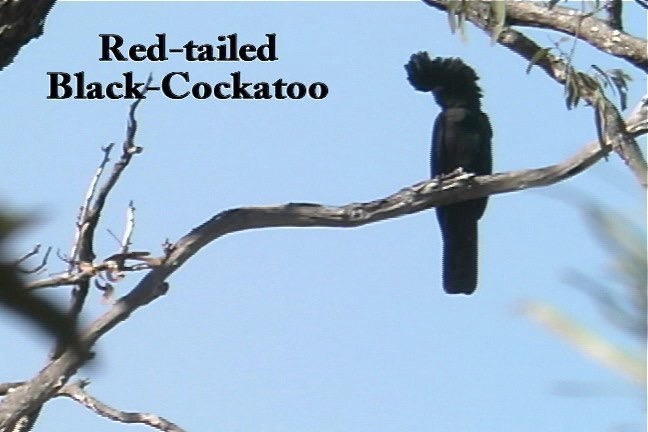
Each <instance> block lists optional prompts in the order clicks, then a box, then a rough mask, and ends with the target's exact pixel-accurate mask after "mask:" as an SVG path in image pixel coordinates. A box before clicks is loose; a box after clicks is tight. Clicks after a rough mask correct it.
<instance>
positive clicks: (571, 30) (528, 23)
mask: <svg viewBox="0 0 648 432" xmlns="http://www.w3.org/2000/svg"><path fill="white" fill-rule="evenodd" d="M619 3H621V2H620V1H619ZM619 12H620V9H619ZM506 14H507V17H508V24H510V25H517V26H525V27H538V28H543V29H549V30H555V31H558V32H560V33H564V34H568V35H570V36H575V37H577V38H579V39H581V40H583V41H585V42H587V43H589V44H590V45H592V46H593V47H595V48H597V49H599V50H601V51H603V52H605V53H607V54H610V55H613V56H615V57H619V58H621V59H623V60H626V61H627V62H629V63H630V64H632V65H633V66H636V67H638V68H639V69H641V70H642V71H644V72H646V73H648V53H647V51H646V50H647V49H648V45H647V44H646V40H645V39H641V38H638V37H634V36H632V35H630V34H628V33H625V32H624V31H622V30H620V29H616V28H614V27H613V26H611V25H610V24H609V23H608V22H605V21H604V20H601V19H599V18H596V17H595V16H594V15H588V14H586V13H583V12H581V11H578V10H575V9H571V8H565V7H561V6H554V7H553V8H552V9H551V10H549V9H548V8H547V7H546V6H544V5H543V4H542V3H539V2H529V1H526V2H513V1H507V2H506Z"/></svg>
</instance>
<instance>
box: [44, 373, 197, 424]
mask: <svg viewBox="0 0 648 432" xmlns="http://www.w3.org/2000/svg"><path fill="white" fill-rule="evenodd" d="M88 384H89V382H88V381H86V380H81V381H77V382H75V383H72V384H66V385H64V386H63V387H62V388H61V389H60V390H59V391H58V392H57V394H56V396H63V397H68V398H70V399H73V400H75V401H77V402H79V403H80V404H81V405H83V406H84V407H86V408H88V409H89V410H92V411H94V412H95V413H97V414H99V415H100V416H102V417H106V418H108V419H110V420H114V421H118V422H121V423H140V424H145V425H148V426H151V427H153V428H155V429H158V430H161V431H164V432H184V429H182V428H181V427H179V426H178V425H176V424H174V423H172V422H170V421H169V420H167V419H165V418H163V417H160V416H158V415H155V414H149V413H135V412H124V411H120V410H117V409H115V408H113V407H110V406H108V405H106V404H105V403H103V402H101V401H99V400H98V399H97V398H95V397H93V396H90V395H89V394H88V393H87V392H86V391H85V387H86V386H87V385H88Z"/></svg>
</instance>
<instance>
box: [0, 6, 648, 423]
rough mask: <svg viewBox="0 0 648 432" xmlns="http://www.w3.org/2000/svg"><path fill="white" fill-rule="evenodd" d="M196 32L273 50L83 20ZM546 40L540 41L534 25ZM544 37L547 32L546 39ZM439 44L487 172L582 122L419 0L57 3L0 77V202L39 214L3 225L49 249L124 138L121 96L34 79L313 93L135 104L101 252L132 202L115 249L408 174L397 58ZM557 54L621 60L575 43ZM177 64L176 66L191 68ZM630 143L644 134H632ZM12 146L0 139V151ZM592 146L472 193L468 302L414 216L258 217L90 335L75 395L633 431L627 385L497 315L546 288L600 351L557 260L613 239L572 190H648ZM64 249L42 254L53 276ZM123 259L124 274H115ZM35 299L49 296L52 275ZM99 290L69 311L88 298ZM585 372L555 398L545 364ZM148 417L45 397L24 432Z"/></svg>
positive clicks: (2, 328)
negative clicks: (581, 155)
mask: <svg viewBox="0 0 648 432" xmlns="http://www.w3.org/2000/svg"><path fill="white" fill-rule="evenodd" d="M626 27H627V29H628V30H629V31H630V32H631V33H633V34H637V35H642V36H643V35H645V34H646V24H645V13H644V12H643V11H642V10H641V9H639V8H638V7H637V6H635V5H634V4H631V3H627V5H626ZM160 32H164V33H166V34H167V38H168V41H169V44H173V45H182V44H184V43H185V42H187V41H188V40H191V39H193V40H195V41H204V42H213V41H215V38H216V37H217V36H218V35H226V34H230V33H233V32H236V33H238V35H239V38H240V39H241V40H244V41H248V42H250V43H258V42H259V41H263V40H264V35H265V34H266V33H276V34H277V51H278V56H279V60H278V61H276V62H272V63H260V62H251V63H246V64H242V63H212V64H199V63H188V62H185V61H184V60H182V59H180V58H173V59H171V60H169V61H167V62H162V63H151V62H139V63H135V62H128V63H117V62H112V63H100V62H99V61H98V57H99V54H100V53H99V46H100V45H99V38H98V36H97V35H98V34H100V33H117V34H120V35H122V36H123V37H124V38H125V39H126V41H127V43H129V42H130V43H152V42H155V36H154V35H155V34H156V33H160ZM530 33H532V34H533V35H534V37H536V38H537V40H538V41H539V42H540V43H541V44H544V45H550V44H551V40H552V39H551V38H550V37H549V36H547V35H545V34H544V33H542V32H540V31H532V32H530ZM552 38H553V40H557V39H558V38H559V36H556V35H554V36H552ZM420 50H428V51H430V52H431V53H432V54H433V55H444V56H459V57H462V58H463V59H464V60H465V61H466V62H467V63H469V64H471V65H472V66H473V67H474V68H475V69H476V70H477V71H478V74H479V75H480V77H481V81H480V84H481V86H482V88H483V89H484V94H485V96H484V110H485V111H486V112H488V114H489V116H490V118H491V121H492V123H493V128H494V131H495V138H494V143H493V145H494V161H495V162H494V167H495V171H497V172H501V171H508V170H518V169H525V168H534V167H540V166H544V165H547V164H553V163H557V162H559V161H561V160H563V159H565V158H566V157H568V156H569V155H571V154H573V153H575V152H576V151H577V150H578V149H579V148H581V147H582V146H583V145H584V144H585V143H587V142H590V141H591V140H592V139H593V138H594V137H595V132H594V128H593V120H592V112H591V110H590V109H589V108H588V107H582V106H581V107H579V108H578V109H575V110H573V111H566V110H565V106H564V102H563V96H562V91H563V90H562V88H560V87H559V86H558V85H557V84H555V83H554V82H553V81H551V80H550V79H549V78H547V77H546V76H545V75H544V74H543V73H541V71H539V70H533V71H532V72H531V73H530V74H528V75H527V74H526V73H525V68H526V63H525V62H524V61H523V60H521V59H520V58H518V57H517V56H515V55H513V54H512V53H510V52H509V51H507V50H506V49H504V48H502V47H499V46H491V45H490V43H489V39H488V38H487V37H485V36H484V35H483V34H482V33H481V32H480V31H478V30H477V29H475V28H472V27H471V26H470V25H469V26H468V42H467V43H463V42H461V41H460V39H459V38H458V37H457V36H453V35H451V34H450V32H449V29H448V25H447V20H446V17H445V16H444V15H443V14H441V13H439V12H437V11H434V10H432V9H430V8H428V7H426V6H424V5H423V4H420V3H415V2H375V3H374V2H331V3H329V2H313V3H305V2H304V3H293V2H287V3H283V2H281V3H275V2H270V3H264V2H259V3H248V2H246V3H233V2H232V3H228V2H214V3H211V2H200V3H191V2H187V3H183V2H165V3H150V2H132V3H127V2H120V3H101V2H95V3H92V2H87V3H59V4H57V5H56V6H55V7H54V9H53V10H52V12H51V14H50V16H49V17H48V20H47V23H46V26H45V34H44V35H43V36H42V37H41V38H40V39H38V40H36V41H34V42H32V43H30V44H29V45H28V46H27V47H25V48H23V50H22V51H21V52H20V54H19V55H18V57H17V58H16V61H15V63H14V64H12V65H11V66H9V67H8V68H6V70H4V71H3V72H2V74H1V75H0V79H1V80H2V85H1V86H0V98H1V99H2V100H3V101H4V102H3V103H2V105H1V107H0V112H1V113H2V116H3V119H4V120H5V127H4V128H3V130H2V132H0V134H2V138H3V141H4V142H5V146H7V147H9V148H10V149H11V151H10V153H7V152H6V153H5V157H4V158H2V159H1V160H0V170H1V171H2V173H3V174H2V175H3V177H4V181H2V182H1V183H0V200H1V202H2V203H3V205H7V206H9V207H11V208H13V209H16V210H21V211H25V212H30V213H35V214H37V215H39V216H40V221H39V223H38V224H37V225H35V226H33V227H32V228H31V229H29V230H27V231H26V232H24V233H23V236H22V237H20V238H16V239H15V244H14V245H13V251H14V252H15V253H16V254H19V253H24V251H27V250H29V249H30V248H31V246H32V245H33V244H34V243H43V244H45V245H52V246H54V247H55V248H60V249H61V250H62V251H64V252H66V251H68V250H69V247H70V245H71V242H72V236H73V232H74V220H75V217H76V212H77V210H78V207H79V205H80V203H81V201H82V198H83V196H84V194H85V191H86V188H87V185H88V182H89V180H90V177H91V176H92V174H93V173H94V171H95V169H96V166H97V164H98V162H99V160H100V158H101V156H102V154H101V152H100V147H101V146H102V145H106V144H107V143H109V142H116V143H120V142H121V140H122V139H123V137H124V130H125V123H126V114H127V110H128V102H126V101H108V100H102V101H79V100H66V101H52V100H47V99H46V94H47V75H46V73H47V72H51V71H67V72H71V73H73V72H77V71H81V70H83V71H85V72H86V75H87V76H88V77H93V78H92V79H93V80H99V81H104V82H108V81H111V80H114V79H117V78H118V77H119V76H120V75H121V74H122V73H123V72H127V71H131V70H132V71H133V72H134V73H135V75H136V76H137V77H139V79H141V80H144V79H145V78H146V76H147V75H148V74H149V72H151V73H153V76H154V79H157V80H159V79H161V77H163V76H164V75H165V74H166V73H168V72H171V71H188V72H189V73H190V75H191V77H192V80H195V81H199V80H200V81H210V82H219V81H223V80H225V79H227V78H228V77H229V74H230V73H231V72H235V71H241V74H242V75H243V76H244V77H246V79H248V80H250V81H270V82H272V81H274V80H276V79H278V78H283V79H284V80H286V81H301V82H304V83H309V82H314V81H322V82H325V83H326V84H327V85H328V87H329V89H330V93H329V96H328V97H327V98H326V99H324V100H321V101H309V100H306V99H304V100H300V101H219V100H215V99H209V100H205V101H197V100H191V99H185V100H182V101H171V100H168V99H165V98H164V97H162V96H161V95H158V94H156V95H152V96H151V97H149V98H148V99H147V100H146V101H144V102H143V103H142V104H141V105H140V108H139V111H138V119H139V122H140V129H139V132H138V135H137V143H138V145H141V146H143V147H144V152H143V153H142V154H141V155H139V156H138V157H137V158H136V159H135V160H134V161H133V163H132V165H131V166H130V167H129V169H128V170H127V172H126V174H125V175H124V177H123V178H122V180H121V181H120V184H119V185H118V186H117V188H116V189H115V190H114V193H113V194H112V195H111V197H110V200H109V205H108V209H107V211H106V213H105V215H104V219H103V225H102V227H101V228H100V231H99V232H98V233H97V236H96V238H97V245H98V246H97V254H98V255H99V256H100V257H105V256H108V255H110V254H112V253H114V252H115V251H117V247H118V245H117V244H116V242H115V241H114V240H113V239H112V237H111V236H110V234H109V233H108V232H107V231H106V230H107V229H110V230H112V231H114V232H118V233H119V232H121V230H122V228H123V225H124V220H125V212H126V207H127V204H128V202H129V200H131V199H132V200H134V202H135V206H136V208H137V215H136V217H137V227H136V232H135V236H134V239H133V240H134V249H137V250H150V251H151V252H152V253H154V254H158V253H160V250H161V249H160V244H161V243H162V242H163V241H164V240H165V239H166V238H169V239H171V240H172V241H173V240H177V239H178V238H179V237H180V236H182V235H184V234H185V233H187V232H188V231H189V230H190V229H191V228H192V227H194V226H197V225H198V224H200V223H202V222H204V221H205V220H207V219H209V218H210V217H211V216H213V215H214V214H216V213H218V212H219V211H222V210H225V209H228V208H232V207H237V206H249V205H267V204H280V203H286V202H316V203H324V204H332V205H342V204H346V203H350V202H359V201H368V200H373V199H377V198H380V197H384V196H387V195H389V194H391V193H393V192H396V191H397V190H399V189H401V188H402V187H405V186H408V185H410V184H413V183H415V182H418V181H421V180H423V179H425V178H426V176H427V175H428V166H427V164H428V151H429V139H430V132H431V128H432V121H433V118H434V117H435V116H436V114H437V113H438V108H437V107H436V105H434V103H433V100H432V98H431V97H430V96H428V95H424V94H421V93H419V92H416V91H414V90H413V89H412V88H411V87H410V86H409V84H408V83H407V81H406V79H405V73H404V69H403V64H404V63H405V62H406V61H407V60H408V58H409V56H410V55H411V54H412V53H413V52H416V51H420ZM576 52H577V57H576V64H577V65H580V66H581V67H583V68H587V67H589V65H590V64H592V63H595V64H597V65H599V66H600V67H601V68H603V69H606V68H611V67H620V68H623V69H625V70H626V71H628V73H629V74H630V75H631V76H633V77H634V78H635V80H634V81H633V82H632V83H631V87H630V97H629V105H630V107H633V106H634V104H635V103H636V102H637V101H638V99H639V98H640V97H641V96H642V95H643V93H644V91H645V87H646V86H645V77H643V76H642V74H641V73H640V72H639V71H638V70H636V69H633V68H632V67H631V66H629V65H627V64H625V63H623V62H621V61H617V60H614V59H609V58H607V57H605V56H602V55H600V54H599V53H597V52H596V51H595V50H593V49H591V48H590V47H589V46H587V45H586V44H584V43H579V44H578V46H577V50H576ZM194 77H195V78H194ZM644 149H645V147H644ZM9 155H10V156H9ZM642 194H643V192H642V190H640V188H639V186H638V185H637V183H636V181H635V180H634V178H633V177H632V175H631V174H630V172H629V170H627V169H626V168H625V167H624V165H623V163H622V162H621V161H620V160H619V159H618V158H617V157H616V156H612V157H611V158H610V159H609V161H608V162H601V163H599V164H597V165H596V166H594V167H593V168H592V169H590V170H588V171H587V172H585V173H583V174H581V175H579V176H577V177H576V178H573V179H570V180H568V181H566V182H564V183H561V184H559V185H556V186H552V187H549V188H545V189H535V190H527V191H522V192H518V193H513V194H504V195H498V196H496V197H493V198H491V200H490V202H489V207H488V209H487V212H486V215H485V216H484V218H483V219H482V221H481V222H480V255H481V256H480V283H479V288H478V291H477V293H476V294H475V295H474V296H472V297H463V296H462V297H450V296H447V295H445V294H444V293H443V291H442V288H441V286H440V280H441V275H440V270H441V265H440V263H441V257H440V251H441V244H440V236H439V233H438V229H437V226H436V219H435V217H434V215H433V212H424V213H420V214H416V215H412V216H408V217H404V218H399V219H396V220H391V221H386V222H382V223H378V224H372V225H369V226H366V227H362V228H356V229H321V228H318V229H271V230H263V231H254V232H243V233H237V234H234V235H231V236H227V237H225V238H223V239H220V240H218V241H217V242H215V243H213V244H212V245H210V246H209V247H207V248H205V249H204V250H202V251H201V252H200V253H199V254H198V255H197V256H195V257H194V258H192V259H191V260H190V261H189V262H188V263H187V264H186V265H185V266H184V268H183V269H182V270H181V271H179V272H177V273H176V274H174V275H173V276H172V278H171V279H170V284H171V291H170V292H169V293H168V294H167V295H166V296H165V297H163V298H161V299H159V300H157V301H155V302H154V303H152V304H150V305H148V306H147V307H145V308H143V309H141V310H139V311H138V312H137V313H136V314H135V315H133V316H132V317H131V318H130V319H129V320H128V321H126V322H125V323H123V324H121V325H120V326H119V327H117V328H116V329H114V330H113V331H111V332H110V333H109V334H108V335H107V336H106V337H104V338H103V339H101V340H100V342H99V344H98V345H97V347H96V348H97V353H98V360H97V362H96V363H95V364H94V365H93V366H92V367H88V368H85V369H83V370H82V371H81V372H80V373H79V376H80V377H89V378H90V379H91V380H92V384H91V386H90V387H89V388H88V389H89V391H90V392H91V393H92V394H93V395H94V396H96V397H98V398H100V399H101V400H102V401H104V402H106V403H108V404H111V405H113V406H115V407H116V408H119V409H123V410H127V411H145V412H154V413H157V414H160V415H163V416H165V417H167V418H169V419H170V420H172V421H174V422H176V423H178V424H179V425H181V426H182V427H184V428H185V429H187V430H190V431H212V430H213V431H232V432H238V431H241V432H243V431H268V432H275V431H276V432H281V431H309V432H338V431H339V432H346V431H354V432H360V431H367V432H369V431H371V432H391V431H394V432H395V431H437V430H439V431H446V430H456V431H466V432H471V431H484V430H497V431H502V432H507V431H511V432H513V431H520V430H524V431H528V432H536V431H537V432H540V431H542V432H545V431H548V430H556V431H560V430H574V431H579V430H587V431H596V430H601V431H602V430H607V428H610V427H613V426H615V427H619V426H623V427H627V429H619V430H628V431H630V430H633V431H634V430H644V429H645V410H644V404H643V401H642V399H641V394H640V392H638V391H637V390H636V389H635V388H634V387H633V386H632V385H629V384H626V383H625V382H624V381H623V379H621V378H619V377H618V376H616V375H615V374H613V373H612V372H610V371H608V370H606V369H604V368H601V367H599V366H598V365H597V364H594V363H592V362H590V361H589V360H588V359H586V358H584V357H582V356H581V355H580V354H578V353H576V352H575V351H573V350H572V349H571V348H570V347H569V346H567V345H565V344H564V343H563V342H562V341H560V340H558V339H556V338H555V337H554V336H552V335H551V334H549V333H547V332H545V330H543V329H541V328H540V327H537V326H536V325H534V324H533V323H531V322H529V321H528V320H527V319H526V318H524V317H523V316H521V315H519V314H517V313H516V312H515V308H516V305H518V304H519V302H520V301H523V300H528V299H539V300H542V301H546V302H548V303H550V304H552V305H555V306H556V307H558V308H560V309H561V310H563V311H564V312H566V313H568V314H569V315H570V316H572V317H573V318H574V319H577V320H579V321H580V322H583V323H586V324H587V325H588V326H590V327H591V328H593V329H595V330H596V331H598V332H601V333H603V334H604V335H606V336H607V337H610V338H612V339H613V340H615V341H616V342H618V343H620V344H624V345H627V346H631V342H630V341H629V340H628V339H627V338H626V337H624V335H621V334H618V333H616V332H614V331H613V330H610V327H609V325H608V324H607V323H606V322H605V321H603V320H602V319H600V317H599V314H598V311H597V310H596V309H595V308H594V307H593V305H592V304H591V302H590V301H589V300H588V298H586V297H585V296H584V295H583V294H582V293H581V292H579V291H578V290H577V289H575V288H573V287H572V286H571V285H569V284H568V283H566V281H565V275H566V274H567V272H568V271H569V270H574V269H575V270H579V271H582V272H584V273H586V274H589V275H592V276H594V277H606V274H607V273H606V265H607V264H608V257H607V255H606V254H605V251H604V250H603V249H602V248H601V247H600V245H599V243H598V242H597V241H596V240H595V238H594V237H593V236H592V234H591V231H590V230H589V228H588V227H587V226H586V224H585V221H584V218H583V216H582V214H581V212H580V211H579V209H578V208H577V207H575V206H574V205H570V204H568V203H567V202H569V201H570V200H574V199H575V198H579V197H583V196H584V197H587V198H588V199H591V200H594V201H595V202H597V203H600V204H602V205H605V206H610V207H613V208H616V209H619V210H621V211H623V212H624V213H626V214H628V215H629V216H630V217H632V218H634V219H636V220H637V221H639V222H640V223H644V222H643V221H644V220H645V199H644V198H643V195H642ZM63 268H64V265H63V264H62V263H59V262H57V261H56V260H53V261H52V262H50V264H49V268H48V270H49V272H51V273H54V272H57V271H59V270H62V269H63ZM138 280H139V275H136V274H135V275H130V276H129V277H128V278H127V279H126V280H125V281H124V282H122V283H121V284H119V285H118V287H117V290H118V295H121V294H124V293H126V292H128V290H129V289H130V288H131V287H132V286H133V285H134V284H136V283H137V281H138ZM48 294H49V295H51V296H54V297H55V298H57V299H59V300H60V301H61V302H65V301H67V296H68V294H67V290H66V289H64V288H57V289H53V290H51V291H50V292H49V293H48ZM107 307H108V306H106V305H103V304H102V303H101V301H100V295H99V293H97V292H95V293H93V295H92V296H91V297H90V299H89V301H88V306H87V310H86V312H85V314H84V315H83V319H84V320H85V322H86V323H89V322H91V321H92V320H93V319H94V318H96V317H97V316H98V315H100V314H101V313H102V312H104V311H105V310H106V309H107ZM0 338H2V339H3V340H11V341H12V349H11V352H10V353H9V354H8V355H5V356H3V359H2V361H1V363H0V366H1V368H0V370H2V380H3V381H15V380H21V379H26V378H29V377H31V376H32V375H33V374H34V373H35V372H36V371H38V370H39V368H40V367H42V365H43V364H44V361H45V359H46V354H47V352H48V349H49V347H50V344H49V341H48V340H47V339H46V338H45V337H43V336H40V335H37V334H35V333H34V332H33V329H32V328H31V327H30V326H28V325H27V324H26V323H24V322H22V321H19V320H17V319H16V318H15V317H14V316H12V315H4V314H3V315H1V316H0ZM565 381H567V382H570V383H585V384H586V385H588V386H594V387H595V388H598V389H602V391H601V392H599V393H596V394H595V395H592V396H586V397H577V398H574V397H564V396H558V395H556V394H555V392H554V390H555V387H556V385H557V384H559V383H561V382H565ZM126 429H128V430H149V429H148V428H145V427H144V426H126V425H122V424H118V423H112V422H110V421H108V420H105V419H103V418H99V417H97V416H96V415H94V414H92V413H90V412H89V411H87V410H86V409H85V408H82V407H81V406H80V405H78V404H76V403H75V402H72V401H69V400H56V401H53V402H51V403H49V404H47V405H46V407H45V409H44V411H43V414H42V415H41V420H40V423H39V424H38V426H37V427H36V429H35V430H36V431H39V430H47V431H50V432H58V431H70V430H79V431H81V430H101V431H106V432H112V431H121V430H126Z"/></svg>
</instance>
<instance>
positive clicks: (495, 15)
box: [490, 0, 506, 45]
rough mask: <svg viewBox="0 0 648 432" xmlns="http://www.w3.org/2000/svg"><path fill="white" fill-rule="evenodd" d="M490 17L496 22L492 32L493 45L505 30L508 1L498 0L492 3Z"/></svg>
mask: <svg viewBox="0 0 648 432" xmlns="http://www.w3.org/2000/svg"><path fill="white" fill-rule="evenodd" d="M490 18H491V19H492V22H494V24H493V29H492V33H491V45H494V44H495V42H497V39H499V36H500V34H501V33H502V31H504V24H505V23H506V3H505V2H504V1H500V0H497V1H492V2H491V3H490Z"/></svg>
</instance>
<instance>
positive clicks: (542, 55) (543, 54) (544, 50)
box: [526, 48, 551, 74]
mask: <svg viewBox="0 0 648 432" xmlns="http://www.w3.org/2000/svg"><path fill="white" fill-rule="evenodd" d="M550 51H551V48H540V49H539V50H538V51H536V53H535V54H534V55H533V57H531V60H530V61H529V64H528V65H527V68H526V73H527V74H529V72H531V68H532V67H533V66H534V65H536V64H538V62H539V61H540V60H542V59H543V58H545V57H547V55H549V52H550Z"/></svg>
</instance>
